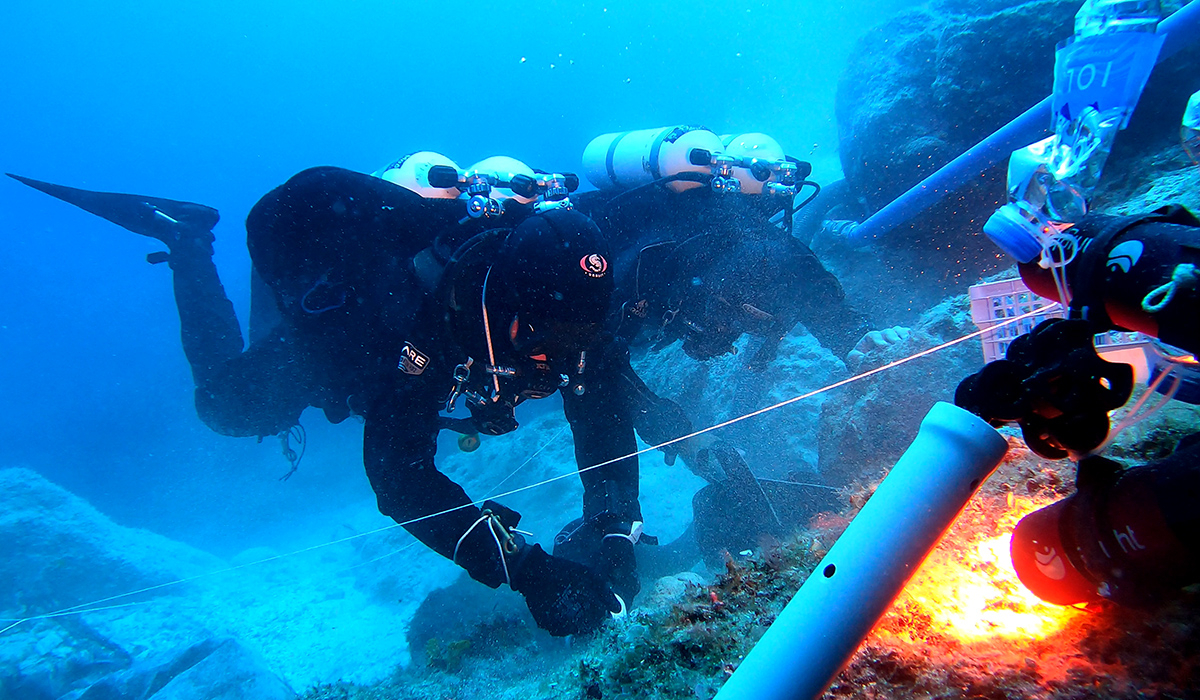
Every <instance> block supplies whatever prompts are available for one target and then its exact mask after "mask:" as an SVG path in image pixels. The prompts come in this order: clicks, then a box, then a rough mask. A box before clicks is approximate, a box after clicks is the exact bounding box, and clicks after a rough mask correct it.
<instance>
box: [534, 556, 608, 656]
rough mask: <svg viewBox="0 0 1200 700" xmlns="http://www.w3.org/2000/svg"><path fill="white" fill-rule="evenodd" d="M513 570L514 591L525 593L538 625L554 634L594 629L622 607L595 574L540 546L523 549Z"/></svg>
mask: <svg viewBox="0 0 1200 700" xmlns="http://www.w3.org/2000/svg"><path fill="white" fill-rule="evenodd" d="M515 569H516V570H515V571H513V572H512V580H511V585H512V588H513V590H514V591H517V592H518V593H520V594H521V595H523V596H525V604H526V605H528V606H529V612H530V613H532V614H533V619H534V621H535V622H537V626H538V627H541V628H542V629H544V630H546V631H547V632H549V633H550V634H552V635H554V636H555V637H565V636H567V635H569V634H586V633H588V632H593V631H595V630H596V629H598V628H599V627H600V625H602V624H603V623H604V621H605V620H607V619H608V618H609V617H610V616H611V614H612V613H620V612H621V609H622V607H623V606H622V605H621V602H620V600H618V599H617V596H616V595H615V594H613V592H612V589H610V588H609V587H608V584H606V583H605V582H604V579H603V578H601V577H600V576H599V575H598V574H596V573H595V572H593V571H592V570H591V569H589V568H587V567H586V566H583V565H582V564H576V563H575V562H573V561H568V560H566V559H563V558H561V557H553V556H550V555H549V554H546V552H545V550H543V549H542V547H541V545H536V544H535V545H533V546H532V547H527V548H526V549H525V550H524V551H522V552H521V553H520V555H519V561H518V562H517V565H516V567H515Z"/></svg>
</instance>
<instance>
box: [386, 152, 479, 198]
mask: <svg viewBox="0 0 1200 700" xmlns="http://www.w3.org/2000/svg"><path fill="white" fill-rule="evenodd" d="M435 165H448V166H450V167H452V168H454V169H455V170H458V166H457V165H455V164H454V161H452V160H450V159H449V158H447V157H446V156H444V155H442V154H440V153H434V152H433V151H417V152H416V153H410V154H408V155H406V156H404V157H403V158H401V159H400V160H397V161H396V162H394V163H392V164H391V165H388V166H386V167H384V168H382V169H380V170H378V171H376V172H375V173H374V175H375V177H378V178H380V179H383V180H387V181H388V182H391V183H393V184H396V185H400V186H401V187H403V188H404V189H406V190H411V191H412V192H416V193H417V194H419V195H421V196H422V197H424V198H425V199H455V198H456V197H458V195H459V194H461V193H460V192H459V190H458V188H455V187H446V188H443V187H432V186H430V184H429V169H430V168H432V167H433V166H435Z"/></svg>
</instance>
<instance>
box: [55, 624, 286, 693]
mask: <svg viewBox="0 0 1200 700" xmlns="http://www.w3.org/2000/svg"><path fill="white" fill-rule="evenodd" d="M70 697H71V700H290V699H291V698H294V697H296V693H295V691H293V690H292V689H291V687H289V686H288V684H287V683H285V682H284V681H283V679H281V678H280V677H279V676H277V675H275V674H274V673H273V672H271V670H270V669H268V668H267V667H266V665H265V663H264V662H263V661H262V659H261V658H260V657H259V656H258V655H257V654H254V653H253V652H251V651H250V650H248V649H246V647H244V646H242V644H241V643H239V642H238V641H237V640H235V639H230V638H224V639H221V638H211V639H206V640H204V641H202V642H199V643H197V644H194V645H192V646H189V647H187V648H185V649H181V650H175V651H171V652H168V653H159V654H153V655H151V656H149V657H148V658H146V659H143V660H141V661H140V662H139V663H137V664H135V665H134V666H132V667H131V668H130V669H128V670H127V671H124V672H121V673H114V674H111V675H109V676H108V677H106V678H104V679H103V680H101V681H100V682H98V683H95V684H93V685H91V686H90V687H88V688H87V689H86V690H84V691H82V692H80V693H78V694H73V695H72V696H70Z"/></svg>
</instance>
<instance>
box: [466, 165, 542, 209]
mask: <svg viewBox="0 0 1200 700" xmlns="http://www.w3.org/2000/svg"><path fill="white" fill-rule="evenodd" d="M472 172H475V173H480V174H487V175H491V176H493V178H494V179H493V182H492V187H491V190H490V193H491V198H492V199H494V200H496V201H498V202H503V201H504V200H506V199H515V200H517V201H518V202H520V203H521V204H529V203H530V202H532V201H533V200H535V199H537V195H536V194H534V195H532V196H526V195H524V194H520V193H517V192H514V191H513V190H512V189H510V188H508V187H504V186H502V185H500V184H499V183H511V182H512V181H513V178H514V177H516V176H518V175H524V176H525V177H528V178H532V177H533V168H530V167H529V166H528V165H525V164H524V163H522V162H521V161H519V160H517V159H516V158H510V157H508V156H491V157H490V158H484V159H483V160H481V161H479V162H478V163H476V164H475V165H472V166H471V167H470V168H467V173H468V177H469V174H470V173H472Z"/></svg>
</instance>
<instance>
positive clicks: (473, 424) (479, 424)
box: [433, 229, 587, 435]
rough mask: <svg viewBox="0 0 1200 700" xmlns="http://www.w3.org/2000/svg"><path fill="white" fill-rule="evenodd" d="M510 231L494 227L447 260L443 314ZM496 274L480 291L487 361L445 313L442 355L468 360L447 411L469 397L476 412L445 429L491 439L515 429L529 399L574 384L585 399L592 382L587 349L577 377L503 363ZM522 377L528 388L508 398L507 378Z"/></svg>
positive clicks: (538, 365) (438, 300) (532, 364)
mask: <svg viewBox="0 0 1200 700" xmlns="http://www.w3.org/2000/svg"><path fill="white" fill-rule="evenodd" d="M510 233H511V230H510V229H489V230H487V231H484V232H482V233H479V234H476V235H475V236H473V237H472V238H470V239H468V240H467V241H466V242H464V243H463V244H462V245H461V246H459V248H458V250H456V251H455V252H454V253H453V255H451V256H450V258H449V259H448V260H447V261H446V264H445V266H444V268H443V271H442V274H441V276H440V278H439V279H438V282H437V287H436V289H435V291H434V293H433V303H434V304H435V305H436V308H438V309H439V310H441V309H456V308H457V301H456V300H455V299H454V285H455V283H456V282H457V281H458V278H459V276H460V274H461V272H462V270H464V269H465V268H466V267H467V266H471V265H474V264H477V263H479V262H480V261H482V260H484V259H485V258H486V256H488V255H490V254H492V253H494V252H495V250H496V249H497V248H498V247H499V246H500V245H501V244H503V242H504V240H505V239H506V238H507V237H508V235H509V234H510ZM490 274H491V268H490V267H489V268H488V271H487V272H486V273H485V274H484V280H483V285H482V289H481V292H480V312H481V315H482V317H483V326H484V339H485V343H486V346H487V353H488V358H487V362H480V361H478V360H476V359H475V358H474V357H473V356H472V355H471V354H470V353H468V352H467V351H466V350H465V349H464V348H463V347H462V346H461V344H460V343H459V342H458V341H457V334H456V333H455V329H454V328H453V325H452V320H451V318H452V315H451V314H443V315H442V321H441V323H442V328H441V331H442V332H441V336H442V340H441V342H442V343H443V344H449V348H448V351H447V352H444V353H441V354H442V356H443V357H450V358H452V357H460V358H465V359H463V360H462V361H461V362H459V363H458V364H456V365H455V367H454V371H453V374H452V376H453V381H454V383H453V384H452V385H451V387H450V389H449V390H448V392H447V394H446V399H445V401H444V404H443V407H444V409H445V411H446V412H447V413H450V412H452V411H453V410H454V409H455V407H456V406H457V404H458V401H459V400H460V399H464V400H465V405H466V406H467V408H468V410H470V411H471V420H470V421H465V420H462V419H448V418H444V419H443V420H442V422H441V423H442V427H445V428H448V429H450V430H454V431H456V432H463V433H464V434H466V433H469V432H479V433H483V434H486V435H503V434H505V433H508V432H511V431H513V430H515V429H516V428H517V422H516V419H515V418H514V416H513V409H514V408H515V407H516V406H517V404H519V403H521V402H522V401H523V400H525V398H544V397H545V396H549V395H550V394H552V393H554V392H555V391H558V390H559V389H564V388H566V387H568V386H571V385H572V383H573V384H574V387H573V389H572V391H573V392H574V393H575V394H576V395H582V394H584V393H585V392H586V391H587V387H586V384H584V382H583V381H582V376H583V374H584V372H585V371H586V369H587V352H586V351H582V352H580V356H579V358H578V360H577V361H576V362H575V364H574V366H573V368H572V370H573V371H572V373H571V374H565V373H557V374H555V373H554V372H553V370H552V369H551V368H550V365H549V364H548V363H545V362H539V361H537V360H532V359H531V360H529V361H528V362H527V363H523V364H522V363H519V362H515V363H510V364H501V363H499V362H498V361H497V357H496V350H495V345H494V343H493V341H492V327H491V326H492V324H491V316H490V314H489V312H488V304H487V287H488V279H489V277H490ZM525 365H527V366H525ZM572 375H574V376H572ZM518 377H520V378H521V379H523V380H524V381H525V382H526V383H527V385H526V386H525V387H524V388H523V389H522V390H521V391H519V392H514V393H513V394H512V395H511V396H509V397H505V396H504V389H503V387H502V385H501V379H502V378H508V379H516V378H518ZM472 380H474V381H472ZM573 380H574V381H573ZM472 428H473V429H474V430H472Z"/></svg>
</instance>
